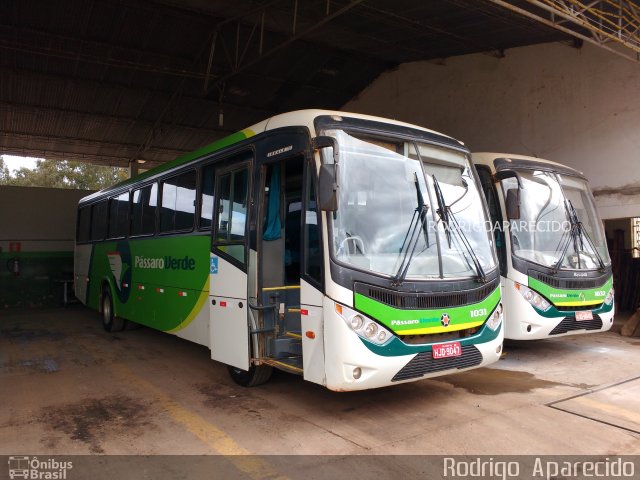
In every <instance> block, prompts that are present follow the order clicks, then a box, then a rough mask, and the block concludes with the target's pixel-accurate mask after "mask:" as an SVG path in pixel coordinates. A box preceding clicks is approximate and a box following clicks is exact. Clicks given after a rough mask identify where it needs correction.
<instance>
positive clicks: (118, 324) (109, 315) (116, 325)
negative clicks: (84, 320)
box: [102, 288, 124, 333]
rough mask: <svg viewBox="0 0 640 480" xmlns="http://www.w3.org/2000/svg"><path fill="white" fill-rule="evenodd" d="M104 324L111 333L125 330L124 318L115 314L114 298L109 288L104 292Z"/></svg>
mask: <svg viewBox="0 0 640 480" xmlns="http://www.w3.org/2000/svg"><path fill="white" fill-rule="evenodd" d="M102 326H103V328H104V329H105V331H107V332H109V333H113V332H119V331H121V330H124V320H123V319H122V318H119V317H116V316H115V315H114V314H113V300H112V299H111V292H109V289H108V288H105V289H104V291H103V292H102Z"/></svg>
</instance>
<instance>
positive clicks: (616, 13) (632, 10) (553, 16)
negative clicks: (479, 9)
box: [489, 0, 640, 62]
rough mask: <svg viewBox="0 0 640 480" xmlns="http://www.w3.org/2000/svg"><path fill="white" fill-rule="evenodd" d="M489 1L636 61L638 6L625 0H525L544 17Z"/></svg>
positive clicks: (639, 34) (639, 23)
mask: <svg viewBox="0 0 640 480" xmlns="http://www.w3.org/2000/svg"><path fill="white" fill-rule="evenodd" d="M489 1H490V2H492V3H494V4H496V5H498V6H501V7H504V8H506V9H508V10H511V11H512V12H515V13H517V14H519V15H522V16H525V17H527V18H530V19H533V20H536V21H538V22H540V23H542V24H544V25H547V26H549V27H553V28H555V29H557V30H560V31H561V32H564V33H567V34H569V35H572V36H573V37H575V38H579V39H581V40H584V41H585V42H589V43H592V44H594V45H596V46H598V47H600V48H604V49H605V50H608V51H609V52H611V53H615V54H616V55H620V56H622V57H624V58H626V59H628V60H632V61H634V62H639V61H640V9H639V8H638V7H637V6H636V5H635V4H634V3H633V2H631V1H629V0H598V1H591V2H585V1H584V0H526V2H527V3H528V4H529V5H530V6H531V7H534V9H542V10H543V11H544V12H546V13H547V14H548V15H549V16H548V18H546V17H543V16H542V15H540V14H539V13H538V12H539V10H534V9H525V8H521V7H517V6H515V5H513V4H512V3H511V2H507V1H504V0H489ZM616 47H617V48H616Z"/></svg>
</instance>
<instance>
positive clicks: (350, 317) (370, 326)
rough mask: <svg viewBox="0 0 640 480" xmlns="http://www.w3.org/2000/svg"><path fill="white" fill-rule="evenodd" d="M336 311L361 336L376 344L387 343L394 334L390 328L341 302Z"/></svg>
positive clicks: (337, 304)
mask: <svg viewBox="0 0 640 480" xmlns="http://www.w3.org/2000/svg"><path fill="white" fill-rule="evenodd" d="M336 313H337V314H338V315H340V317H341V318H342V319H343V320H344V321H345V323H346V324H347V325H348V326H349V328H350V329H351V330H353V331H354V332H356V334H357V335H358V336H359V337H362V338H365V339H366V340H367V341H369V342H372V343H375V344H376V345H386V344H387V343H389V342H390V341H391V338H392V335H391V332H389V330H387V329H386V328H384V327H383V326H382V325H380V324H378V323H376V322H374V321H373V320H370V319H368V318H367V317H365V316H364V315H362V314H360V313H358V312H355V311H353V310H351V309H350V308H348V307H345V306H344V305H340V304H339V303H336Z"/></svg>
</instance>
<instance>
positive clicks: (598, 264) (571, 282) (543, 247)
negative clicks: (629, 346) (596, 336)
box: [473, 153, 614, 340]
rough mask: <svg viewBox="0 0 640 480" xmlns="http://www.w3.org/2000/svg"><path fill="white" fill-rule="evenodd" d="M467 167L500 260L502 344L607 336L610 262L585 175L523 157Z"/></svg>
mask: <svg viewBox="0 0 640 480" xmlns="http://www.w3.org/2000/svg"><path fill="white" fill-rule="evenodd" d="M473 161H474V164H475V166H476V170H477V172H478V175H479V177H480V180H481V183H482V188H483V191H484V193H485V196H486V199H487V203H488V205H489V211H490V214H491V221H492V226H493V231H494V238H495V241H496V246H497V250H498V257H499V260H500V267H501V275H502V286H503V293H502V294H503V299H504V304H505V338H509V339H515V340H533V339H541V338H549V337H556V336H560V335H570V334H579V333H588V332H597V331H606V330H609V328H611V325H612V323H613V315H614V297H613V295H614V291H613V277H612V270H611V260H610V258H609V253H608V251H607V245H606V240H605V235H604V228H603V226H602V221H601V220H600V217H599V216H598V213H597V211H596V207H595V203H594V200H593V196H592V195H591V191H590V189H589V185H588V183H587V180H586V179H585V178H584V176H583V175H582V174H581V173H580V172H578V171H576V170H574V169H572V168H569V167H566V166H564V165H561V164H558V163H555V162H551V161H548V160H542V159H538V158H533V157H526V156H521V155H511V154H496V153H474V154H473Z"/></svg>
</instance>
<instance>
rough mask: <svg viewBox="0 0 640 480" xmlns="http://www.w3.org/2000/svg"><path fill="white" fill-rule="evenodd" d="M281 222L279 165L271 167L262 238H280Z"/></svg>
mask: <svg viewBox="0 0 640 480" xmlns="http://www.w3.org/2000/svg"><path fill="white" fill-rule="evenodd" d="M281 229H282V222H281V221H280V165H274V166H273V167H272V169H271V182H270V183H269V203H268V204H267V223H266V224H265V226H264V232H263V233H262V239H263V240H277V239H278V238H280V230H281Z"/></svg>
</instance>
